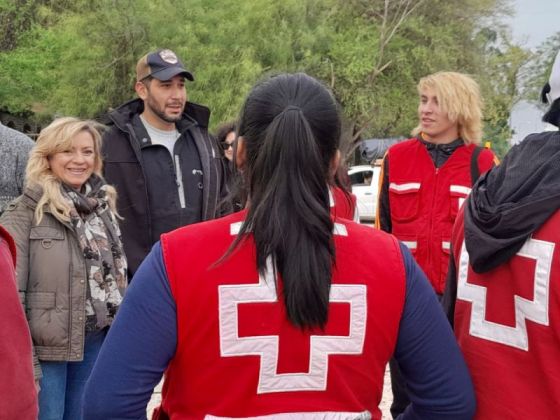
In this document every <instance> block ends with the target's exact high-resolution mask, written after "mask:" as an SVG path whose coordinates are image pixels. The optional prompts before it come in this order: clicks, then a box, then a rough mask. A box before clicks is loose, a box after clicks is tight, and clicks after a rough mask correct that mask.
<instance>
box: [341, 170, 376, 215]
mask: <svg viewBox="0 0 560 420" xmlns="http://www.w3.org/2000/svg"><path fill="white" fill-rule="evenodd" d="M380 173H381V167H380V166H370V165H359V166H352V167H351V168H350V169H349V170H348V175H349V176H350V182H351V183H352V192H353V193H354V195H355V196H356V201H357V204H358V213H359V215H360V221H368V222H371V221H374V220H375V212H376V210H377V196H378V189H379V174H380Z"/></svg>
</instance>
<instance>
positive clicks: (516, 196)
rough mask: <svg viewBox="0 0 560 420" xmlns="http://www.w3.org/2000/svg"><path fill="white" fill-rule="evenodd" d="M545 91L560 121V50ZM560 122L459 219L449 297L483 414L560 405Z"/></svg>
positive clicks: (553, 409)
mask: <svg viewBox="0 0 560 420" xmlns="http://www.w3.org/2000/svg"><path fill="white" fill-rule="evenodd" d="M542 98H543V100H544V101H545V102H547V103H548V104H549V105H550V108H549V110H548V111H547V112H546V114H545V115H544V117H543V121H545V122H547V123H549V124H552V125H554V126H556V127H560V52H559V53H558V55H557V56H556V60H555V62H554V65H553V67H552V72H551V75H550V79H549V82H548V83H547V84H546V85H545V87H544V89H543V94H542ZM559 233H560V131H558V130H557V129H556V130H555V131H545V132H542V133H536V134H531V135H529V136H527V137H526V138H525V139H524V140H523V141H522V142H521V143H519V144H517V145H515V146H513V147H512V148H511V149H510V151H509V152H508V153H507V154H506V156H505V157H504V159H503V162H502V163H501V164H500V166H498V167H496V168H494V169H492V170H491V171H490V172H488V173H487V174H486V175H484V176H483V177H482V178H481V179H480V180H479V181H478V183H477V184H476V185H475V186H474V188H473V191H472V192H471V195H470V196H469V198H468V199H467V201H466V203H465V205H464V206H463V209H462V211H461V213H460V214H459V217H458V218H457V223H456V224H455V226H454V229H453V241H452V258H451V261H450V268H449V274H448V279H447V287H446V290H445V294H444V297H443V305H444V308H445V309H446V311H447V313H448V316H449V319H450V321H451V323H452V324H453V325H454V328H455V334H456V336H457V340H458V342H459V345H460V347H461V349H462V350H463V354H464V355H465V359H466V361H467V364H468V366H469V369H470V371H471V374H472V376H473V382H474V386H475V392H476V396H477V402H478V404H477V412H476V416H475V417H476V418H478V419H513V418H516V419H554V418H557V416H558V413H559V412H560V375H559V372H560V344H559V343H560V235H559Z"/></svg>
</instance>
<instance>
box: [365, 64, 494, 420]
mask: <svg viewBox="0 0 560 420" xmlns="http://www.w3.org/2000/svg"><path fill="white" fill-rule="evenodd" d="M417 88H418V94H419V104H418V119H419V121H418V126H417V127H416V128H415V129H414V130H413V131H412V135H413V136H414V137H413V138H411V139H409V140H406V141H403V142H400V143H397V144H394V145H393V146H391V147H390V148H389V150H388V151H387V153H386V155H385V157H384V158H383V164H382V172H381V176H380V179H381V184H380V188H379V204H378V206H377V212H378V214H377V217H376V218H375V224H376V226H377V227H378V228H379V229H382V230H384V231H385V232H389V233H392V234H393V235H395V236H396V237H397V239H399V240H400V241H401V242H402V243H403V244H404V245H406V246H407V247H408V248H409V249H410V250H411V252H412V255H414V258H415V260H416V261H417V262H418V264H419V265H420V267H421V268H422V270H423V271H424V273H426V276H427V277H428V279H429V280H430V283H431V284H432V287H433V288H434V291H435V292H436V294H437V295H438V296H441V295H442V293H443V290H444V288H445V277H446V274H447V265H448V264H449V244H450V238H451V229H452V227H453V222H454V221H455V218H456V217H457V212H458V210H459V208H460V207H461V205H462V204H463V202H464V200H465V198H466V197H467V195H468V194H469V192H470V190H471V187H472V186H473V184H474V183H475V182H476V180H477V178H478V177H479V175H480V174H482V173H484V172H486V171H487V170H488V169H490V168H491V167H492V166H493V165H494V164H495V163H496V162H497V160H496V159H495V156H494V153H492V151H491V150H489V149H485V148H482V147H480V146H478V144H479V143H480V142H481V138H482V99H481V97H480V92H479V87H478V84H477V83H476V82H475V81H474V80H473V79H472V78H471V77H469V76H467V75H465V74H461V73H456V72H438V73H435V74H431V75H429V76H426V77H423V78H422V79H420V82H419V83H418V87H417ZM391 388H392V390H393V403H392V405H391V414H392V415H393V418H396V417H397V416H398V415H399V414H400V413H402V412H403V411H404V410H405V408H406V406H407V405H408V404H409V402H410V401H409V398H408V396H407V390H406V383H405V382H404V380H403V378H402V376H401V375H400V373H399V366H398V365H397V363H395V361H394V360H391Z"/></svg>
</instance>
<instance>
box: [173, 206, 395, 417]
mask: <svg viewBox="0 0 560 420" xmlns="http://www.w3.org/2000/svg"><path fill="white" fill-rule="evenodd" d="M245 215H246V212H245V211H242V212H240V213H236V214H233V215H230V216H227V217H225V218H222V219H218V220H215V221H211V222H207V223H200V224H196V225H190V226H186V227H185V228H182V229H179V230H176V231H174V232H172V233H169V234H166V235H163V236H162V247H163V254H164V259H165V265H166V269H167V274H168V278H169V283H170V286H171V290H172V293H173V296H174V298H175V301H176V307H177V332H178V342H177V350H176V353H175V357H174V358H173V359H172V361H171V362H170V364H169V367H168V369H167V371H166V373H165V383H164V386H163V391H162V397H163V398H162V408H163V411H165V412H166V413H167V414H168V415H169V417H170V418H171V419H181V420H182V419H202V418H204V416H205V415H213V416H223V417H252V416H262V415H270V414H278V413H295V414H294V415H295V417H293V418H305V413H310V412H315V413H316V412H322V413H323V412H324V413H327V412H330V413H333V412H337V413H353V414H354V415H355V416H357V414H358V413H362V412H364V411H366V410H368V411H369V412H370V413H371V414H372V415H373V418H375V419H380V418H381V412H380V410H379V409H378V404H379V402H380V401H381V395H382V384H383V376H384V372H385V365H386V363H387V361H388V360H389V358H390V357H391V355H392V354H393V351H394V348H395V345H396V339H397V335H398V326H399V321H400V317H401V314H402V310H403V305H404V294H405V271H404V265H403V262H402V256H401V253H400V249H399V246H398V242H397V241H396V240H395V239H394V238H392V237H391V236H389V235H387V234H385V233H382V232H379V231H376V230H374V229H371V228H370V227H365V226H360V225H358V224H356V223H352V222H349V221H347V220H343V219H337V220H336V225H335V236H334V238H335V247H336V257H337V259H336V269H335V271H334V272H333V279H332V286H331V303H330V306H329V321H328V323H327V325H326V326H325V329H324V331H321V330H317V329H312V330H306V331H301V330H299V329H297V328H295V327H294V326H293V325H292V324H290V323H289V322H288V320H287V317H286V313H285V308H284V304H283V301H282V299H280V302H278V299H277V292H276V290H275V288H274V286H272V287H270V284H272V285H273V284H274V279H272V278H271V277H272V276H269V275H266V276H263V277H259V275H258V273H257V270H256V267H255V249H254V244H253V241H252V238H249V239H247V241H245V242H244V243H243V244H242V245H241V246H240V248H238V249H237V250H236V251H235V252H234V253H233V254H232V255H230V256H229V257H228V258H227V259H225V260H224V261H222V262H220V263H218V264H216V261H218V260H219V258H220V257H222V256H223V255H224V253H225V252H226V250H227V249H228V247H229V246H230V244H231V243H232V241H233V240H234V238H235V235H236V234H237V232H238V229H239V227H240V225H241V221H242V220H243V219H244V217H245ZM278 288H279V292H280V293H281V282H279V285H278ZM324 418H326V419H327V418H329V417H328V416H325V417H324Z"/></svg>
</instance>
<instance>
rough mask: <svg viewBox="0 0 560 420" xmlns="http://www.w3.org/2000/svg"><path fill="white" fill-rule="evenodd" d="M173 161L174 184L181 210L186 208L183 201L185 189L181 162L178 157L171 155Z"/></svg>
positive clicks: (184, 200)
mask: <svg viewBox="0 0 560 420" xmlns="http://www.w3.org/2000/svg"><path fill="white" fill-rule="evenodd" d="M173 158H174V160H175V182H176V183H177V192H178V194H179V202H180V203H181V208H182V209H184V208H185V207H186V199H185V187H184V185H183V171H182V170H181V160H180V159H179V156H177V155H173Z"/></svg>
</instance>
